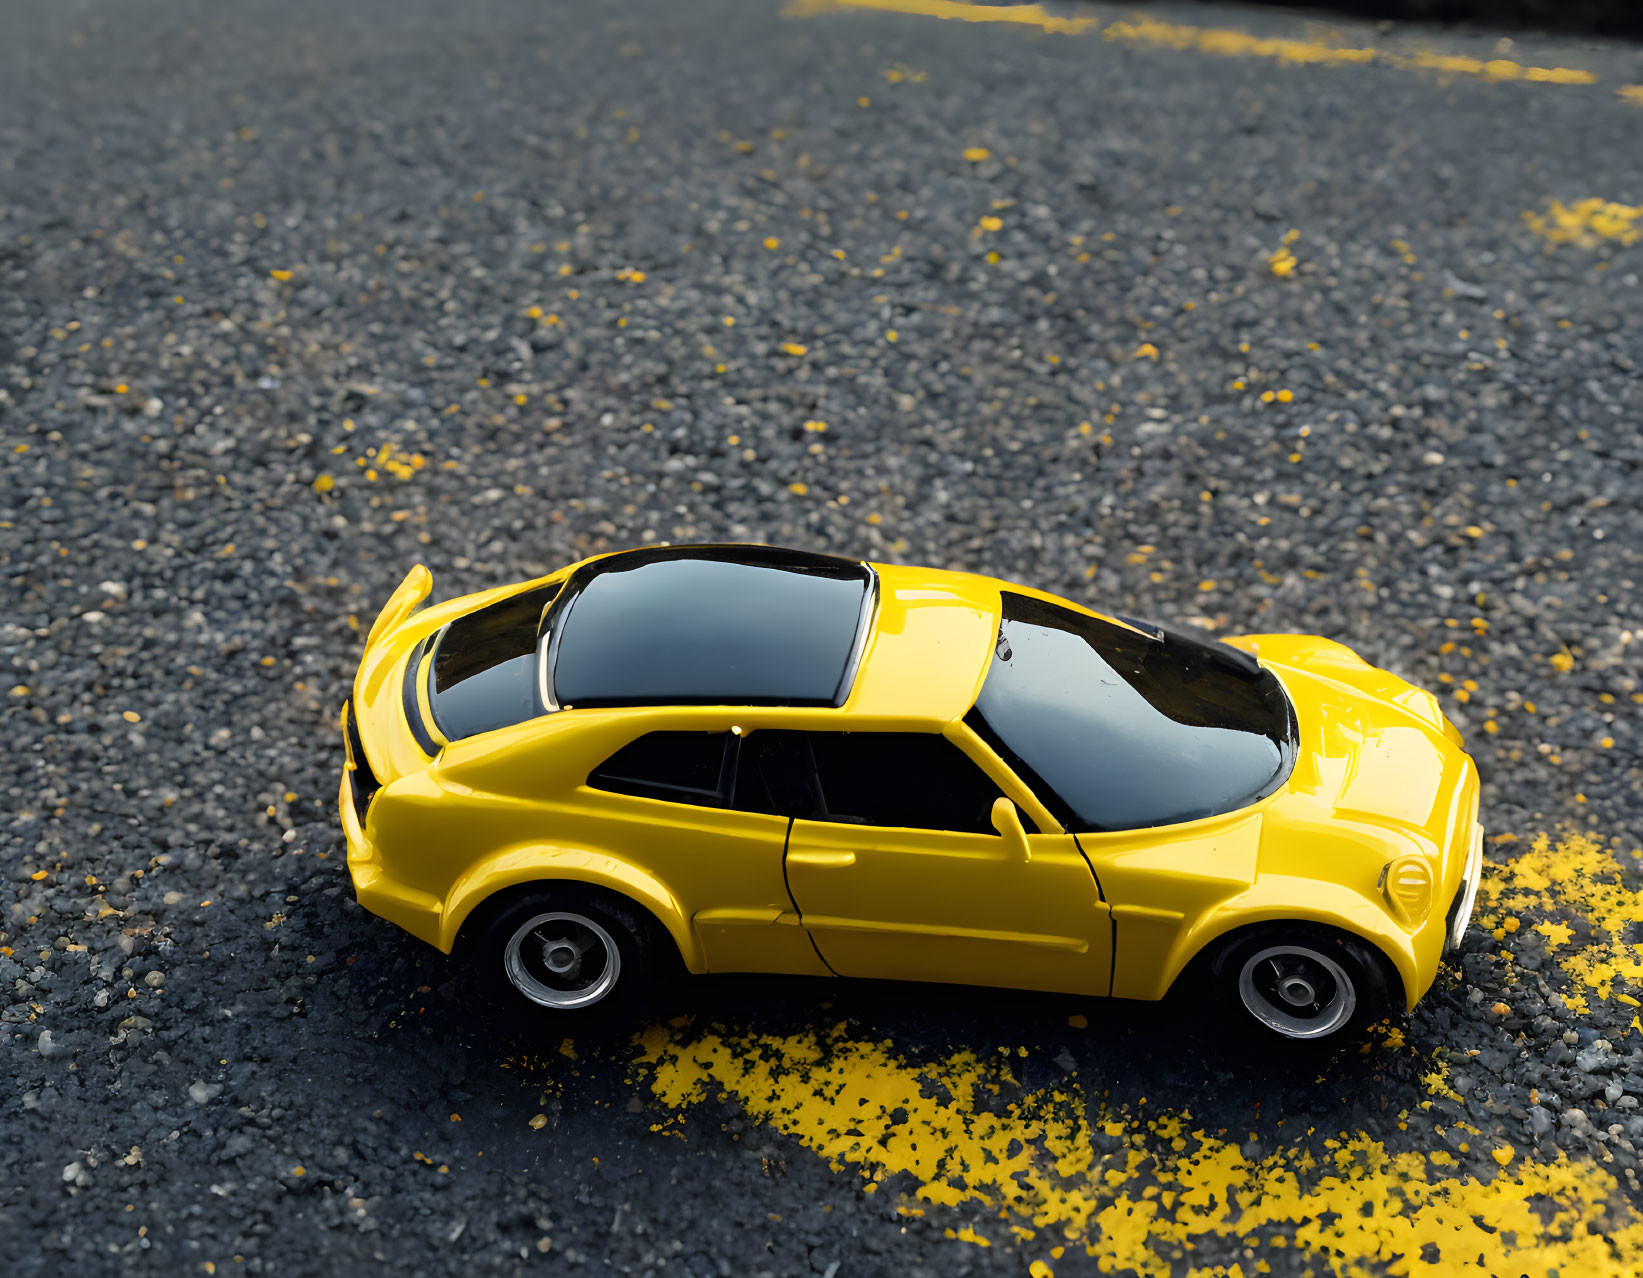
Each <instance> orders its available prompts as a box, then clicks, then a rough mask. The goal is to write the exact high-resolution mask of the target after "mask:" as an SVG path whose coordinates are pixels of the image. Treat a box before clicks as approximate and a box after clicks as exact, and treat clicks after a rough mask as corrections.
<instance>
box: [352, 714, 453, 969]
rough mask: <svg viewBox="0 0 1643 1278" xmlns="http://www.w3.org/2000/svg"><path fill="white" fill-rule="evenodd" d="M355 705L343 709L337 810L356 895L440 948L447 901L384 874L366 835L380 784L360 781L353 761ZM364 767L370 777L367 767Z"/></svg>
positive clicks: (377, 912)
mask: <svg viewBox="0 0 1643 1278" xmlns="http://www.w3.org/2000/svg"><path fill="white" fill-rule="evenodd" d="M352 709H353V707H352V705H351V704H350V705H349V706H346V707H344V709H343V729H344V733H345V739H346V740H347V745H348V749H349V759H348V763H347V765H346V766H345V767H344V769H343V773H342V785H341V787H340V788H339V789H338V791H337V812H338V814H339V816H340V817H341V819H342V834H343V838H344V839H345V840H346V841H347V844H348V876H349V878H351V879H352V880H353V883H354V896H355V898H356V899H357V900H358V901H359V903H360V904H361V905H362V906H364V907H365V908H366V909H367V910H369V911H370V912H371V913H372V914H375V915H377V916H378V917H379V918H384V919H387V920H388V921H389V922H390V923H395V924H397V925H398V926H400V927H402V928H404V929H405V930H406V931H407V932H409V933H410V934H411V935H412V936H414V937H416V938H418V939H419V940H423V941H426V942H428V944H430V945H433V946H438V944H439V937H440V919H441V916H442V915H443V914H444V909H445V903H444V902H443V901H442V900H440V898H439V897H437V896H434V895H433V894H432V893H430V892H422V891H419V890H417V889H416V888H413V887H408V886H406V885H405V884H403V883H401V882H399V881H398V880H397V879H393V878H390V877H389V876H388V875H387V874H386V873H384V872H383V868H382V856H381V854H380V853H379V852H378V850H377V848H376V845H375V844H373V843H372V842H371V840H370V839H369V838H368V837H367V836H366V832H365V824H366V818H367V814H368V812H369V810H370V803H371V800H372V799H373V798H375V796H376V793H377V790H378V789H379V788H380V787H377V786H376V784H375V780H374V778H372V779H371V780H370V781H364V780H362V777H361V771H362V769H361V766H360V765H359V764H356V763H355V761H354V757H353V753H352V752H353V747H354V740H355V738H353V735H352V734H353V727H352V724H351V723H350V722H349V716H350V714H351V712H352ZM363 770H364V774H365V776H366V777H369V776H370V773H369V767H368V765H367V766H366V767H365V768H364V769H363Z"/></svg>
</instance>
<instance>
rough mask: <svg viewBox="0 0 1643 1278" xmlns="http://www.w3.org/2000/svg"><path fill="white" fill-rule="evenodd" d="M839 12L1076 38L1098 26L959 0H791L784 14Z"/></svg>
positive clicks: (1040, 9)
mask: <svg viewBox="0 0 1643 1278" xmlns="http://www.w3.org/2000/svg"><path fill="white" fill-rule="evenodd" d="M842 9H865V10H871V11H875V12H878V13H905V14H911V15H913V16H915V17H921V18H942V19H946V20H949V21H958V22H1008V23H1012V24H1014V25H1015V26H1022V27H1037V28H1038V29H1039V30H1040V31H1048V32H1050V33H1052V34H1054V35H1078V34H1080V33H1081V32H1084V31H1090V30H1093V29H1094V28H1096V27H1097V26H1099V25H1100V20H1099V19H1096V18H1058V17H1056V16H1054V15H1053V14H1051V13H1048V12H1047V11H1046V10H1045V8H1044V6H1043V5H1041V4H1007V5H990V4H965V3H962V0H794V3H793V4H791V5H790V6H789V7H788V8H787V9H786V11H785V16H787V17H790V18H809V17H814V16H816V15H817V14H823V13H834V12H837V11H839V10H842Z"/></svg>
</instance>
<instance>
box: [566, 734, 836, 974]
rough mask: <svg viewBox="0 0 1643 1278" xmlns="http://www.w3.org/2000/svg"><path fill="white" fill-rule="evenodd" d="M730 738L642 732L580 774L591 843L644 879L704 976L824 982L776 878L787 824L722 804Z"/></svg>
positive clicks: (733, 744) (727, 786) (731, 773)
mask: <svg viewBox="0 0 1643 1278" xmlns="http://www.w3.org/2000/svg"><path fill="white" fill-rule="evenodd" d="M739 744H740V742H739V740H738V738H737V737H736V736H735V735H733V734H732V733H730V732H701V731H667V730H663V731H652V732H647V733H644V734H643V735H641V736H639V737H637V738H636V739H634V740H632V741H630V742H628V743H627V744H625V745H623V746H622V747H621V748H620V749H618V750H616V751H615V752H614V753H613V754H611V755H610V756H609V757H608V758H607V759H605V760H604V762H602V763H600V764H599V765H598V766H596V767H595V768H594V769H593V770H592V771H591V772H590V773H589V775H588V779H587V790H586V791H584V793H586V794H587V795H588V798H589V799H590V800H591V806H590V809H589V811H588V814H587V815H588V818H589V819H590V821H592V822H593V823H594V829H593V830H592V831H591V832H592V834H593V837H594V838H595V839H596V840H597V841H598V842H599V843H600V844H602V845H603V846H607V847H610V848H612V849H613V850H615V851H617V852H619V853H621V854H623V855H624V856H625V857H626V858H627V859H631V860H632V861H633V862H634V864H636V865H639V866H642V867H643V868H645V869H646V870H648V871H650V872H652V873H654V874H655V875H656V877H658V878H659V879H661V880H662V881H663V882H664V883H666V884H667V885H668V888H669V890H670V891H671V892H672V893H673V894H674V896H675V899H676V900H677V902H678V906H679V908H680V909H681V910H682V911H683V912H684V913H685V914H686V916H687V917H688V918H689V919H690V925H691V927H692V928H693V929H694V930H695V933H696V936H697V938H698V939H699V940H700V942H701V946H702V953H703V956H704V958H705V959H706V963H707V968H708V970H709V971H712V972H780V973H791V974H798V975H808V976H823V975H826V973H827V969H826V967H825V966H824V965H823V964H822V963H821V961H820V960H819V959H818V958H817V955H816V952H815V947H814V946H813V945H812V944H811V942H810V938H809V937H808V936H807V935H806V934H805V931H804V929H803V928H802V927H801V926H800V925H799V919H798V915H797V913H796V912H795V911H794V909H793V906H792V900H791V898H790V897H789V896H788V893H787V884H786V882H785V880H784V877H783V870H782V852H783V846H784V844H785V842H786V838H787V827H788V820H787V818H786V817H784V816H779V815H775V814H772V813H770V812H768V811H762V810H760V809H759V808H757V807H753V808H750V809H747V810H742V811H737V810H734V809H733V805H732V801H731V799H732V787H733V783H734V777H735V775H736V759H737V753H738V746H739Z"/></svg>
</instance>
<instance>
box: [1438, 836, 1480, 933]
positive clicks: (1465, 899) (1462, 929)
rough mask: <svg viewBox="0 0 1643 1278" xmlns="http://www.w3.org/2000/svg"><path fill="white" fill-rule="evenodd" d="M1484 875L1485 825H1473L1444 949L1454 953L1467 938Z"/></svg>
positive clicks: (1450, 912) (1450, 915) (1447, 922)
mask: <svg viewBox="0 0 1643 1278" xmlns="http://www.w3.org/2000/svg"><path fill="white" fill-rule="evenodd" d="M1482 877H1483V827H1482V826H1481V825H1478V824H1476V823H1474V824H1473V826H1472V849H1471V851H1470V852H1468V853H1467V854H1466V869H1465V870H1464V871H1463V872H1462V874H1461V881H1460V886H1459V887H1458V888H1456V889H1455V898H1454V900H1453V901H1451V902H1450V904H1449V914H1448V917H1447V919H1446V932H1445V936H1444V942H1443V949H1444V952H1445V953H1446V954H1452V953H1454V952H1455V951H1456V950H1458V949H1460V945H1461V942H1462V941H1464V940H1465V939H1466V929H1467V928H1468V927H1470V926H1471V923H1472V907H1473V906H1474V905H1476V904H1477V899H1478V880H1479V879H1481V878H1482Z"/></svg>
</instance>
